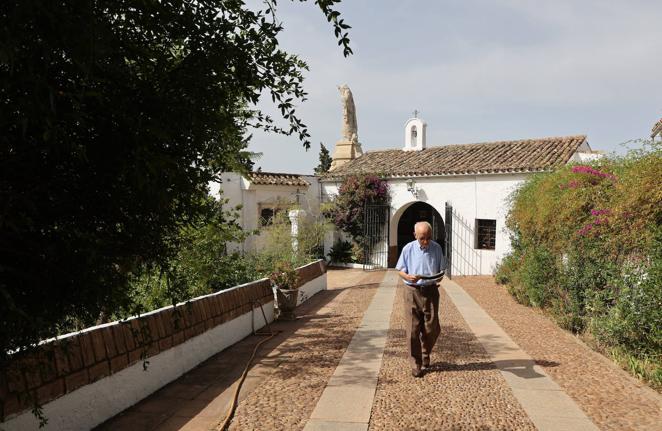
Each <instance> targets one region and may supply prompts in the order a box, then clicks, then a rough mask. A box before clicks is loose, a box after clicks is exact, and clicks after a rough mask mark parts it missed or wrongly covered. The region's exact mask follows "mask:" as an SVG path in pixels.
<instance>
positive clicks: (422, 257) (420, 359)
mask: <svg viewBox="0 0 662 431" xmlns="http://www.w3.org/2000/svg"><path fill="white" fill-rule="evenodd" d="M414 236H415V238H416V240H415V241H412V242H410V243H409V244H407V245H405V247H404V248H403V249H402V253H401V254H400V258H399V259H398V263H397V265H396V266H395V268H396V269H398V270H399V271H400V277H402V278H403V280H404V282H405V325H406V326H407V339H408V341H409V360H410V364H411V373H412V375H413V376H414V377H422V376H423V371H422V370H421V368H428V367H429V366H430V353H431V352H432V347H433V346H434V343H435V342H436V341H437V337H439V333H440V332H441V326H440V325H439V316H438V311H439V284H438V283H439V281H440V280H441V278H442V277H443V271H444V270H445V268H446V262H445V259H444V255H443V251H442V249H441V246H440V245H439V244H437V243H436V242H434V241H432V226H430V223H428V222H418V223H416V225H414Z"/></svg>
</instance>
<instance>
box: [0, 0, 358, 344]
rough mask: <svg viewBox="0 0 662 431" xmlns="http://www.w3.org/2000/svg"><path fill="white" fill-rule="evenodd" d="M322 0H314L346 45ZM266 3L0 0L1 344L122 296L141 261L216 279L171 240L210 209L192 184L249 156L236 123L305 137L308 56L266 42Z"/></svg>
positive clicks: (173, 279)
mask: <svg viewBox="0 0 662 431" xmlns="http://www.w3.org/2000/svg"><path fill="white" fill-rule="evenodd" d="M337 3H338V0H316V1H315V4H316V5H317V6H318V7H319V8H320V10H321V12H322V13H323V14H324V16H325V17H326V18H327V20H328V21H329V22H330V23H331V26H332V27H333V29H334V32H335V35H336V38H337V39H338V42H339V44H340V45H342V47H343V52H344V54H345V55H349V54H350V53H351V49H350V48H349V39H348V36H347V32H346V30H347V29H348V28H349V26H348V25H347V24H345V23H344V22H343V20H342V19H340V17H339V15H340V14H339V12H338V11H336V10H335V7H336V4H337ZM275 5H276V2H275V1H271V2H265V3H264V10H254V9H251V8H250V7H248V6H246V4H244V3H243V2H240V1H239V2H238V1H232V0H208V1H192V0H178V1H174V2H134V1H126V0H113V1H94V2H93V1H85V0H84V1H78V2H53V1H47V0H21V1H16V0H13V1H12V0H9V1H4V2H2V3H1V5H0V16H1V17H2V21H3V38H2V40H1V41H0V94H1V97H0V126H1V128H2V131H3V133H2V137H1V138H0V139H1V140H2V144H1V145H0V160H2V168H1V169H0V205H1V208H0V214H1V216H0V244H2V247H0V274H1V276H0V296H1V297H2V301H0V328H2V329H1V330H0V354H4V352H6V351H8V350H10V349H14V348H19V347H21V346H25V345H28V344H31V343H34V342H36V341H37V340H39V339H40V338H44V337H48V336H50V335H52V330H53V329H52V328H53V327H57V326H59V325H63V324H65V325H66V324H67V322H68V321H76V322H80V323H81V324H82V325H87V324H90V323H94V322H95V321H96V319H97V318H98V317H99V316H100V314H103V313H112V312H113V310H118V309H122V308H128V307H130V306H131V301H132V295H133V293H132V286H133V285H134V284H133V283H132V282H131V281H132V280H134V279H135V278H136V277H143V276H142V275H140V274H141V273H142V271H143V269H145V268H147V269H148V272H149V276H145V277H147V278H148V279H150V280H152V281H154V280H161V278H162V277H161V273H160V272H159V271H156V270H153V268H156V267H166V268H167V271H166V273H165V274H167V276H166V279H167V280H169V281H168V282H167V283H166V285H169V286H170V287H169V288H168V289H169V290H171V291H174V292H177V291H180V290H182V289H184V288H183V287H181V286H180V284H181V283H183V282H182V280H192V279H195V280H196V281H195V286H196V287H195V289H200V290H205V289H207V288H213V287H212V286H211V285H210V284H209V283H212V284H213V283H216V282H218V283H220V284H219V285H223V284H224V283H226V281H224V280H223V279H222V277H221V276H220V274H216V275H213V276H211V275H209V276H203V277H202V278H200V279H199V278H197V276H196V275H195V274H194V273H195V271H197V270H200V271H202V272H203V273H204V272H209V271H210V270H211V269H210V266H209V265H210V264H209V262H200V263H194V262H193V260H194V259H195V252H193V251H192V250H188V251H186V250H187V249H186V245H185V244H184V245H182V243H181V242H180V241H181V240H184V239H187V235H188V234H187V233H186V232H185V231H186V230H187V229H191V228H192V227H191V226H196V227H195V228H193V229H194V230H195V229H197V226H198V220H199V218H200V217H202V216H204V215H207V214H209V211H210V209H209V208H208V204H207V202H206V201H205V197H206V195H207V184H208V183H209V181H210V180H212V179H214V178H215V176H216V175H217V173H218V172H222V171H230V170H235V169H241V168H242V167H247V166H250V160H249V159H250V157H249V156H250V154H249V153H248V152H247V151H246V146H247V141H246V138H245V136H246V131H247V127H249V126H253V127H258V128H262V129H264V130H267V131H272V132H279V133H284V134H294V135H297V136H298V138H299V139H300V140H301V141H303V143H304V146H305V147H306V148H308V147H309V145H310V144H309V142H308V137H309V134H308V131H307V128H306V126H305V125H304V124H303V123H302V122H301V120H300V119H299V118H298V116H297V114H296V112H295V105H296V104H298V102H299V101H302V100H304V99H305V97H306V93H305V91H304V89H303V86H302V82H303V74H302V71H304V70H306V69H307V66H306V64H305V63H304V62H303V61H302V60H300V59H299V58H298V57H296V56H294V55H291V54H288V53H287V52H285V51H283V50H282V49H280V47H279V42H278V36H279V34H280V32H281V31H282V29H283V26H282V24H281V23H280V22H279V21H278V20H277V19H276V11H275ZM262 94H266V95H267V96H268V97H271V99H272V101H273V102H274V105H275V106H276V107H277V108H278V111H279V114H280V116H281V117H282V118H281V120H282V121H285V122H286V124H285V125H284V126H278V125H276V123H275V122H274V119H272V118H270V117H269V116H267V115H265V114H264V113H263V112H261V111H259V110H257V109H256V108H255V106H256V104H257V102H258V100H259V98H260V96H261V95H262ZM182 246H183V247H184V249H185V250H184V251H180V249H181V248H182ZM180 253H184V254H186V253H189V254H190V256H189V257H187V256H184V255H180V256H179V257H178V258H177V259H174V256H175V255H179V254H180ZM180 258H181V259H183V261H186V262H187V264H186V265H185V268H177V267H176V266H173V265H174V263H173V262H175V261H179V260H178V259H180ZM173 259H174V260H173ZM154 271H156V272H154ZM155 277H156V278H155ZM232 277H235V276H229V278H232ZM237 277H239V276H237ZM227 282H228V283H229V282H230V281H229V280H227ZM159 286H161V284H159Z"/></svg>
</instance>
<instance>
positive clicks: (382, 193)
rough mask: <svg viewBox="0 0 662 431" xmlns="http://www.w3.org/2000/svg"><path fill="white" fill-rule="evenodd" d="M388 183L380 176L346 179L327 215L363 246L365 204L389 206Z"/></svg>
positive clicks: (350, 176)
mask: <svg viewBox="0 0 662 431" xmlns="http://www.w3.org/2000/svg"><path fill="white" fill-rule="evenodd" d="M389 202H390V193H389V185H388V182H387V181H386V180H385V179H384V178H381V177H380V176H378V175H374V174H360V175H349V176H347V177H345V179H344V180H343V182H342V184H341V185H340V187H339V188H338V196H336V198H335V200H334V201H333V204H332V205H331V206H330V208H328V209H327V210H326V212H325V214H326V215H327V216H328V217H329V218H330V219H331V220H332V221H333V223H334V224H335V226H336V227H337V228H338V229H340V230H342V231H343V232H346V233H348V234H349V235H351V237H352V239H353V240H354V241H355V242H356V243H358V244H360V245H363V239H364V238H363V228H364V214H363V212H364V207H365V204H366V203H368V204H388V203H389Z"/></svg>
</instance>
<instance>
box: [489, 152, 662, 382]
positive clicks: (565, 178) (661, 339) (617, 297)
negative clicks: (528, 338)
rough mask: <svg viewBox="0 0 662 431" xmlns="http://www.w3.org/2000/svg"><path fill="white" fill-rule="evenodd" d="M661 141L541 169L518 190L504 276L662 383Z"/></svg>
mask: <svg viewBox="0 0 662 431" xmlns="http://www.w3.org/2000/svg"><path fill="white" fill-rule="evenodd" d="M660 178H662V145H661V144H660V143H659V142H658V143H655V144H651V145H650V147H648V148H647V149H646V150H645V151H638V152H631V153H630V154H628V155H627V156H625V157H622V158H605V159H602V160H599V161H597V162H595V163H593V164H591V165H573V166H566V167H563V168H561V169H559V170H558V171H556V172H554V173H549V174H539V175H536V176H534V177H533V178H532V179H531V180H529V181H527V182H526V183H525V184H524V185H523V186H522V187H521V188H520V189H518V190H517V191H516V192H515V193H514V194H513V196H512V206H511V211H510V213H509V215H508V218H507V222H506V223H507V227H508V228H509V229H510V232H511V243H512V250H513V251H512V253H511V254H510V255H508V256H506V257H505V258H504V259H503V261H502V262H501V265H500V267H499V269H498V271H497V274H496V279H497V281H498V282H499V283H503V284H506V285H507V287H508V290H509V291H510V293H511V294H512V295H513V296H514V297H515V298H516V299H517V300H518V301H519V302H521V303H524V304H527V305H532V306H536V307H541V308H543V309H545V310H547V311H549V312H550V313H551V314H552V315H553V316H554V317H555V318H556V320H557V322H558V323H559V324H560V326H562V327H564V328H566V329H569V330H571V331H573V332H575V333H582V334H583V335H585V338H586V339H587V340H589V341H590V342H591V343H593V345H594V346H595V347H597V348H598V349H600V350H602V351H605V352H607V353H610V354H611V355H612V356H613V357H614V358H616V359H617V360H618V361H619V362H621V363H622V364H623V365H625V366H626V367H627V368H629V369H630V371H632V372H633V373H634V374H636V375H638V376H639V377H642V378H644V379H646V380H648V381H649V382H650V383H651V385H652V386H653V387H656V388H662V366H661V365H660V364H661V363H662V181H660Z"/></svg>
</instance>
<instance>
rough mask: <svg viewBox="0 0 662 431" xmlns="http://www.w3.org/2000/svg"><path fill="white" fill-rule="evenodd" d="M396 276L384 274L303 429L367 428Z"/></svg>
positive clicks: (362, 430)
mask: <svg viewBox="0 0 662 431" xmlns="http://www.w3.org/2000/svg"><path fill="white" fill-rule="evenodd" d="M398 278H399V277H398V275H397V273H396V272H395V271H389V272H387V273H386V276H385V277H384V281H382V283H381V284H380V286H379V290H378V291H377V293H376V294H375V296H374V297H373V299H372V302H371V303H370V306H369V307H368V309H367V310H366V312H365V314H364V316H363V320H362V322H361V325H360V326H359V328H358V329H357V330H356V333H355V334H354V337H352V341H351V342H350V343H349V346H348V347H347V350H346V351H345V354H344V355H343V357H342V359H341V360H340V363H339V364H338V366H337V367H336V370H335V372H334V373H333V376H331V379H329V382H328V383H327V385H326V388H325V389H324V392H323V393H322V396H321V398H320V399H319V401H318V402H317V405H316V406H315V410H313V413H312V414H311V415H310V420H309V421H308V423H307V424H306V426H305V428H304V431H325V430H336V431H340V430H346V431H366V430H367V429H368V423H369V422H370V411H371V409H372V403H373V400H374V397H375V387H376V386H377V377H378V375H379V369H380V368H381V364H382V354H383V352H384V346H385V344H386V337H387V334H388V329H389V325H390V316H391V310H392V308H393V298H394V295H395V288H396V284H397V282H398Z"/></svg>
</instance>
